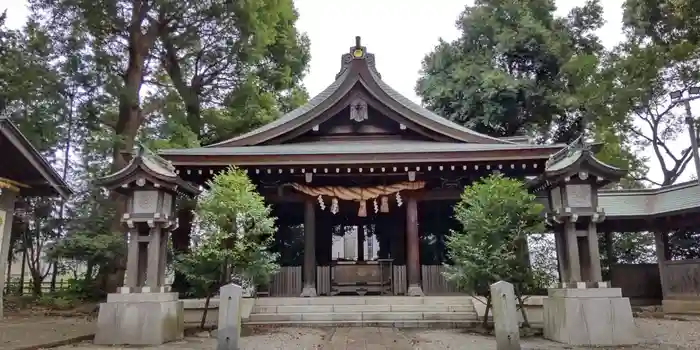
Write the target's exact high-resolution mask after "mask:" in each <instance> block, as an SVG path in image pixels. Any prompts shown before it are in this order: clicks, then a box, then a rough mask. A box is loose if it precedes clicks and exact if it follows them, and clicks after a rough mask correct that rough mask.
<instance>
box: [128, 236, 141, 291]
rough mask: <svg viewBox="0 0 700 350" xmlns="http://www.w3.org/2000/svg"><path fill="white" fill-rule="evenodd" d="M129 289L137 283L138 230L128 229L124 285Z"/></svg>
mask: <svg viewBox="0 0 700 350" xmlns="http://www.w3.org/2000/svg"><path fill="white" fill-rule="evenodd" d="M125 287H127V288H129V289H132V288H134V289H135V288H137V287H141V286H140V285H139V231H138V230H136V229H131V230H130V231H129V248H128V253H127V257H126V286H125Z"/></svg>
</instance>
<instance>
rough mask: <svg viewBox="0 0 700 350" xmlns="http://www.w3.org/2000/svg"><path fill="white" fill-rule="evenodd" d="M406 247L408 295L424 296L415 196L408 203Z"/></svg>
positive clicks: (409, 198)
mask: <svg viewBox="0 0 700 350" xmlns="http://www.w3.org/2000/svg"><path fill="white" fill-rule="evenodd" d="M406 245H407V249H406V250H407V252H406V253H407V259H406V260H407V261H406V269H407V270H408V271H407V274H408V295H410V296H423V289H422V288H421V283H420V254H419V247H420V242H419V237H418V202H417V201H416V198H415V197H413V196H410V197H408V200H407V203H406Z"/></svg>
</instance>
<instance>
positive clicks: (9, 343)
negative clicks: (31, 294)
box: [0, 316, 95, 350]
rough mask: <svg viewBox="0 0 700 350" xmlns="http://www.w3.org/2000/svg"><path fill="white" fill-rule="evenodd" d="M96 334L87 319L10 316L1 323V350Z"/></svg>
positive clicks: (92, 325) (91, 323)
mask: <svg viewBox="0 0 700 350" xmlns="http://www.w3.org/2000/svg"><path fill="white" fill-rule="evenodd" d="M94 332H95V326H94V323H93V322H92V321H91V320H89V319H85V318H62V317H45V316H26V317H22V316H10V317H7V318H6V319H4V320H1V321H0V349H9V350H12V349H18V348H27V347H31V346H38V345H44V344H51V343H57V342H60V341H63V340H66V339H70V338H76V337H81V336H88V335H90V334H93V333H94Z"/></svg>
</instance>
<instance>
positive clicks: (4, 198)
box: [0, 189, 17, 319]
mask: <svg viewBox="0 0 700 350" xmlns="http://www.w3.org/2000/svg"><path fill="white" fill-rule="evenodd" d="M16 198H17V193H15V192H13V191H10V190H8V189H4V190H0V220H2V222H0V319H2V318H3V308H4V305H3V301H2V300H3V294H4V293H5V279H7V276H5V273H6V271H7V267H6V265H5V264H7V261H8V255H10V236H11V234H12V218H13V217H14V213H15V199H16Z"/></svg>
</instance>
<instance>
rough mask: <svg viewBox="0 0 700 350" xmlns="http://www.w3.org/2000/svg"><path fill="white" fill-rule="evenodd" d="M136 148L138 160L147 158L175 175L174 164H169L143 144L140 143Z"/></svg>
mask: <svg viewBox="0 0 700 350" xmlns="http://www.w3.org/2000/svg"><path fill="white" fill-rule="evenodd" d="M136 147H137V148H136V158H139V157H140V158H145V159H147V160H150V161H152V162H154V163H156V164H157V165H159V166H162V167H163V168H165V169H166V170H168V171H170V172H172V173H175V166H174V165H173V163H172V162H169V161H167V160H165V159H164V158H163V157H161V156H159V155H157V154H156V153H155V152H153V151H152V150H151V149H149V148H148V147H146V146H145V145H144V144H143V143H141V142H138V143H137V146H136Z"/></svg>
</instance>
